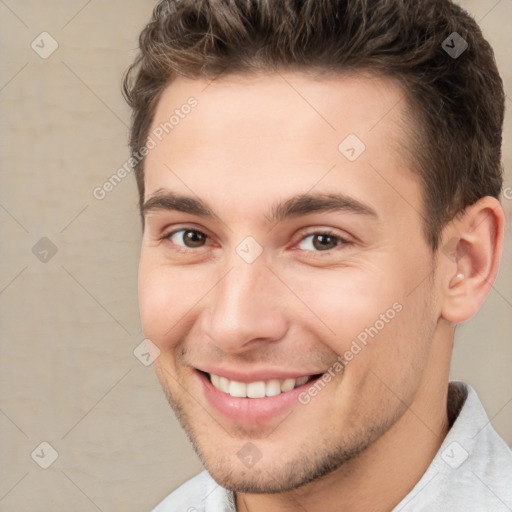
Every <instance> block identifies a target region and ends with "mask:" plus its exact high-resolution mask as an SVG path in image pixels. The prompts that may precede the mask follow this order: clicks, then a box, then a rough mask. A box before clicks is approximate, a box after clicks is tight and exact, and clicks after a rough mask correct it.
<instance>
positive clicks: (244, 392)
mask: <svg viewBox="0 0 512 512" xmlns="http://www.w3.org/2000/svg"><path fill="white" fill-rule="evenodd" d="M208 375H209V377H210V382H211V383H212V384H213V386H214V387H215V388H216V389H218V390H219V391H221V392H222V393H226V394H228V395H231V396H233V397H238V398H265V397H269V396H276V395H280V394H281V393H286V392H287V391H291V390H292V389H294V388H296V387H299V386H303V385H304V384H306V383H308V382H309V381H311V380H313V379H314V378H316V377H317V376H315V375H309V376H305V377H297V378H289V379H284V380H278V379H270V380H267V381H263V380H259V381H256V382H238V381H236V380H229V379H227V378H226V377H220V376H219V375H215V374H213V373H209V374H208Z"/></svg>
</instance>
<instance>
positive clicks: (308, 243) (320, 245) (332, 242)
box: [299, 233, 343, 251]
mask: <svg viewBox="0 0 512 512" xmlns="http://www.w3.org/2000/svg"><path fill="white" fill-rule="evenodd" d="M342 242H343V240H342V239H341V238H340V237H339V236H335V235H331V234H329V233H313V234H312V235H308V236H306V237H304V238H303V239H302V240H301V241H300V244H299V248H300V249H304V250H306V251H328V250H329V249H334V248H335V247H336V246H338V245H339V244H340V243H342Z"/></svg>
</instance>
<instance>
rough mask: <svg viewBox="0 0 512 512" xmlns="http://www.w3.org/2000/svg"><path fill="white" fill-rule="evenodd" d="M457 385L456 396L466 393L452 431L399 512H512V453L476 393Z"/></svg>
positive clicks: (465, 385)
mask: <svg viewBox="0 0 512 512" xmlns="http://www.w3.org/2000/svg"><path fill="white" fill-rule="evenodd" d="M453 384H454V385H451V386H450V391H451V392H452V391H453V389H452V388H454V387H455V386H457V387H458V388H459V390H460V391H461V392H463V393H462V395H461V396H462V399H461V400H455V402H458V406H457V408H456V410H455V411H453V417H454V418H455V421H454V423H453V425H452V428H451V429H450V431H449V433H448V435H447V436H446V438H445V439H444V442H443V443H442V445H441V448H440V449H439V451H438V453H437V454H436V456H435V458H434V460H433V461H432V463H431V465H430V466H429V468H428V469H427V471H426V473H425V474H424V475H423V477H422V478H421V480H420V481H419V482H418V483H417V485H416V486H415V487H414V488H413V489H412V491H411V492H410V493H409V494H408V495H407V496H406V497H405V498H404V499H403V500H402V501H401V502H400V503H399V504H398V506H397V507H396V508H395V509H393V510H394V511H396V512H398V511H400V512H409V511H411V512H412V511H414V512H430V511H431V510H451V511H464V512H473V511H474V512H477V511H478V512H480V511H481V510H496V511H498V510H512V487H511V486H510V482H512V451H511V450H510V448H509V446H508V445H507V443H505V441H504V440H503V439H502V438H501V437H500V436H499V435H498V434H497V433H496V431H495V430H494V429H493V427H492V424H491V421H490V420H489V418H488V416H487V414H486V412H485V410H484V408H483V405H482V403H481V402H480V400H479V398H478V396H477V394H476V392H475V391H474V389H473V388H471V386H469V385H467V384H464V383H453ZM455 402H454V403H455ZM507 507H508V508H507Z"/></svg>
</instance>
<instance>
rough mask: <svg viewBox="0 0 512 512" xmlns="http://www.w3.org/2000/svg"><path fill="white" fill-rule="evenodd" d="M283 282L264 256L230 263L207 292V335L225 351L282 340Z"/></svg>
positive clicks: (238, 350) (285, 325)
mask: <svg viewBox="0 0 512 512" xmlns="http://www.w3.org/2000/svg"><path fill="white" fill-rule="evenodd" d="M279 287H281V288H283V285H282V283H280V282H279V280H278V279H277V278H276V277H275V276H274V275H273V273H272V272H271V271H270V270H269V269H268V268H267V266H266V264H265V261H264V259H263V258H260V259H259V260H258V261H257V262H253V263H251V264H249V263H246V262H245V261H243V260H241V259H240V260H239V261H235V262H233V265H232V266H231V269H230V271H229V272H228V273H227V275H225V277H224V278H223V279H221V281H220V282H219V283H218V284H217V286H216V287H215V289H214V293H212V294H210V297H209V303H208V307H207V308H206V310H204V311H203V314H205V316H206V320H205V330H206V333H205V334H206V335H207V337H209V338H210V339H211V340H212V342H213V343H214V344H215V345H216V346H217V347H219V348H220V349H222V350H223V351H224V352H226V353H243V352H247V351H250V350H253V349H254V348H255V347H257V346H258V347H259V346H261V345H264V344H265V343H270V342H274V341H277V340H279V339H282V338H283V337H284V335H285V333H286V330H287V328H288V319H287V318H286V307H284V304H285V303H284V302H283V299H284V297H281V294H282V293H283V290H282V289H281V290H280V289H279Z"/></svg>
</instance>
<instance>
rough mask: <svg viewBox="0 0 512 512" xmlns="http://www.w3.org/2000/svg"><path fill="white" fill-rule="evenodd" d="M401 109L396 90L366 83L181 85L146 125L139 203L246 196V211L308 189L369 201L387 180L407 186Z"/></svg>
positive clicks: (294, 80) (298, 77)
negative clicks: (158, 196)
mask: <svg viewBox="0 0 512 512" xmlns="http://www.w3.org/2000/svg"><path fill="white" fill-rule="evenodd" d="M190 105H193V106H192V107H190ZM405 109H406V99H405V97H404V93H403V91H402V89H401V88H400V86H399V85H398V83H397V82H396V81H394V80H392V79H389V78H383V77H376V76H372V75H365V76H363V75H353V76H348V75H347V76H330V77H326V76H324V77H320V78H319V77H313V76H311V75H305V74H301V73H295V72H294V73H291V72H289V73H270V74H263V73H261V74H257V75H242V76H240V75H229V76H226V77H223V78H222V79H219V80H215V81H212V82H209V81H207V80H191V79H186V78H183V77H179V78H177V79H176V80H175V81H174V82H172V83H171V84H170V85H168V86H167V88H166V89H165V90H164V92H163V94H162V96H161V98H160V101H159V103H158V105H157V108H156V112H155V116H154V118H153V122H152V126H151V129H150V133H149V135H150V137H152V138H153V139H154V140H155V142H156V146H155V147H154V149H152V150H151V151H150V153H149V154H148V155H147V157H146V162H145V184H146V193H145V197H146V198H147V197H148V196H150V195H151V194H153V193H154V192H155V191H156V190H159V189H161V188H163V187H164V188H165V187H167V188H171V189H177V190H178V191H179V192H183V193H185V192H186V193H190V192H193V193H194V194H196V195H201V196H202V197H205V196H206V197H212V198H213V197H216V198H217V200H219V199H229V200H230V201H231V202H232V201H233V200H234V198H235V197H236V195H237V194H238V193H239V192H241V191H244V193H245V194H246V197H245V203H244V205H245V206H246V207H247V208H249V207H250V205H251V204H252V203H251V200H253V201H255V202H257V201H259V202H260V203H261V199H262V198H263V197H266V196H269V195H272V194H273V195H281V196H284V195H286V194H285V192H286V191H289V192H290V193H300V192H302V193H304V192H306V191H307V190H309V189H311V188H313V187H315V188H316V191H318V192H327V191H330V189H331V188H332V187H336V186H337V187H338V188H339V187H340V186H342V187H343V188H346V189H349V190H350V191H351V192H352V193H353V195H355V196H359V197H361V196H362V195H365V194H370V195H371V193H372V191H378V190H379V189H382V186H383V183H384V182H383V176H384V175H386V174H389V172H393V173H394V174H397V173H401V175H402V176H401V177H398V175H393V176H390V175H389V176H388V178H389V179H391V180H392V181H393V182H394V183H393V185H392V187H395V188H397V189H400V188H401V187H407V186H410V184H411V181H415V180H413V176H412V173H411V172H410V165H409V163H408V162H407V161H406V159H405V156H404V155H405V152H403V151H402V150H401V148H403V147H405V146H407V144H408V142H407V133H406V131H407V130H406V122H404V120H405V119H406V115H405ZM333 168H334V169H335V172H330V171H332V169H333ZM400 180H402V181H403V180H405V181H404V182H403V183H399V182H398V181H400ZM322 188H323V189H324V190H322ZM409 192H410V191H409ZM396 193H397V192H396V191H395V194H396ZM404 193H408V192H407V191H405V190H404Z"/></svg>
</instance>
